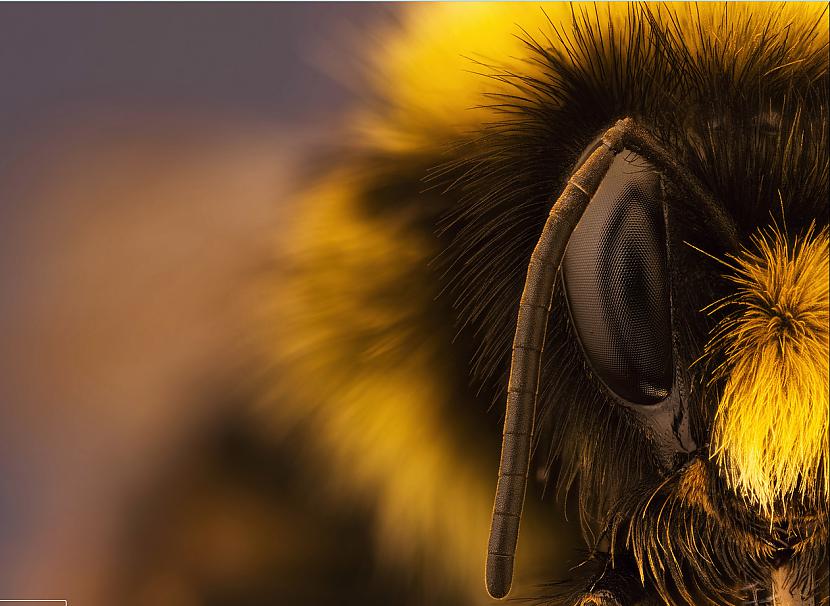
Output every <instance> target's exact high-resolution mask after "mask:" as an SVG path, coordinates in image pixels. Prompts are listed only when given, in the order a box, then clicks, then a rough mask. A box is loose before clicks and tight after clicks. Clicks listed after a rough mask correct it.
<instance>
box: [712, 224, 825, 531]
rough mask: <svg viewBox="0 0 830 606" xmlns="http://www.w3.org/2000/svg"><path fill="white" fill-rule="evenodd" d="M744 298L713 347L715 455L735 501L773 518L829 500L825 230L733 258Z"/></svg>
mask: <svg viewBox="0 0 830 606" xmlns="http://www.w3.org/2000/svg"><path fill="white" fill-rule="evenodd" d="M729 266H730V268H731V270H732V272H731V275H730V277H729V279H730V280H731V281H732V282H733V283H734V284H735V286H736V287H737V292H736V293H735V294H734V295H733V296H731V297H729V298H728V299H727V300H725V301H723V302H722V304H721V305H719V306H718V307H717V309H727V310H729V314H728V315H727V316H726V318H725V319H724V320H723V321H722V322H720V324H719V325H718V327H717V330H716V332H715V334H714V337H713V339H712V340H711V342H710V344H709V346H708V352H709V353H710V354H715V353H719V354H722V356H723V357H722V359H723V364H722V365H721V366H720V367H719V368H718V370H717V371H716V373H715V377H716V378H721V379H725V386H724V389H723V393H722V396H721V398H720V403H719V406H718V410H717V414H716V417H715V422H714V427H713V432H712V457H713V458H714V459H716V461H717V463H718V466H719V468H720V469H721V472H722V474H723V476H724V478H725V479H726V481H727V482H728V483H729V485H730V486H731V487H732V489H733V490H734V491H735V493H736V494H737V495H739V496H740V497H743V498H744V499H745V500H746V502H747V503H748V504H749V505H750V506H752V507H754V508H757V509H758V510H759V512H760V513H761V514H762V515H765V516H769V517H772V516H774V515H776V513H780V511H781V509H785V508H786V507H787V505H788V504H790V503H793V499H795V500H796V501H797V502H802V503H804V504H805V505H807V506H808V507H811V508H813V507H816V506H819V507H821V506H822V504H824V506H826V502H827V498H828V494H830V492H829V491H828V476H830V473H828V471H830V469H829V468H828V465H830V461H829V460H828V295H827V290H828V232H827V229H823V230H821V231H819V232H816V230H814V229H811V230H809V231H808V232H807V233H806V234H805V235H803V236H802V237H799V238H795V239H793V240H792V241H788V239H787V238H786V237H785V235H783V234H782V233H781V232H780V231H778V230H770V231H768V232H766V233H761V234H759V235H757V236H756V237H754V238H753V240H752V244H751V246H750V247H749V248H747V249H745V250H743V251H742V252H741V253H740V254H739V255H736V256H734V257H732V258H731V260H730V263H729Z"/></svg>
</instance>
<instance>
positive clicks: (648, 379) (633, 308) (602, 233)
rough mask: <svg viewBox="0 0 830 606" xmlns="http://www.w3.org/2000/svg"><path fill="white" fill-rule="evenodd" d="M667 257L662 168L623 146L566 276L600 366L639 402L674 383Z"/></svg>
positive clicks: (580, 329)
mask: <svg viewBox="0 0 830 606" xmlns="http://www.w3.org/2000/svg"><path fill="white" fill-rule="evenodd" d="M666 257H667V251H666V227H665V220H664V215H663V205H662V196H661V183H660V175H659V174H658V173H657V171H656V170H655V169H654V167H653V166H652V165H651V164H649V163H648V162H647V161H646V160H645V159H644V158H642V157H641V156H638V155H637V154H635V153H633V152H630V151H627V150H626V151H623V152H622V153H620V154H618V155H617V157H616V158H615V159H614V162H613V164H612V165H611V168H610V170H609V171H608V173H607V175H606V176H605V178H604V179H603V181H602V183H601V184H600V186H599V188H598V189H597V192H596V194H594V197H593V198H592V200H591V202H590V204H589V205H588V207H587V209H586V210H585V213H584V214H583V215H582V218H581V219H580V221H579V224H578V225H577V227H576V229H575V230H574V232H573V234H572V235H571V238H570V241H569V242H568V246H567V249H566V250H565V256H564V257H563V259H562V265H561V276H562V281H563V283H564V288H565V296H566V298H567V302H568V309H569V311H570V315H571V321H572V323H573V325H574V327H575V329H576V334H577V336H578V338H579V341H580V343H581V345H582V349H583V351H584V353H585V356H586V358H587V360H588V362H589V364H590V366H591V368H592V370H593V372H594V374H595V375H596V376H597V377H598V378H599V379H600V380H601V381H602V382H603V383H604V384H605V386H606V387H608V388H609V389H610V390H611V391H612V392H613V393H614V394H616V395H617V396H618V397H619V398H622V399H623V400H625V401H626V402H630V403H633V404H656V403H658V402H660V401H662V400H664V399H666V398H667V397H668V396H669V394H670V392H671V388H672V383H673V381H672V375H673V372H672V369H673V361H672V331H671V310H670V301H669V287H668V277H667V270H666Z"/></svg>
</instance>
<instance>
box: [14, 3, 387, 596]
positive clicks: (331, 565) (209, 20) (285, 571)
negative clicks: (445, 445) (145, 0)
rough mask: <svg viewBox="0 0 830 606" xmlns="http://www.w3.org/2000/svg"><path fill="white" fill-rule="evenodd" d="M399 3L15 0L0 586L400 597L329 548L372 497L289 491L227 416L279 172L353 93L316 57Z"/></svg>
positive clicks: (348, 531)
mask: <svg viewBox="0 0 830 606" xmlns="http://www.w3.org/2000/svg"><path fill="white" fill-rule="evenodd" d="M396 10H397V9H396V7H394V6H390V5H382V6H381V5H377V4H369V3H359V4H357V3H356V4H351V3H336V4H312V3H305V4H233V5H232V4H230V3H228V4H225V3H216V4H189V3H187V4H178V3H177V4H120V3H118V4H116V3H113V4H98V3H94V4H71V3H70V4H50V3H44V4H14V3H12V4H2V5H0V83H2V84H1V85H0V281H1V282H0V284H2V288H0V407H1V408H0V599H14V598H27V599H36V598H59V599H69V603H70V604H78V605H80V604H83V605H85V606H86V605H90V606H96V605H104V604H116V603H117V604H155V605H161V606H163V605H165V604H176V605H180V606H189V605H190V604H249V603H250V604H253V603H280V604H291V603H306V604H308V603H329V602H332V601H334V600H335V599H336V597H335V594H331V595H329V594H327V593H326V592H327V591H333V589H331V588H332V587H340V588H341V589H343V590H344V593H345V594H346V595H348V594H349V592H350V591H351V592H352V593H355V592H356V593H357V594H358V597H357V598H355V599H359V600H360V602H361V603H364V604H365V603H373V602H377V603H386V602H387V601H388V599H387V597H384V596H388V592H389V591H391V590H392V589H390V588H394V582H393V581H389V580H388V579H386V580H382V581H378V580H377V579H375V580H373V574H374V573H373V572H372V568H371V562H357V561H349V562H343V561H332V559H331V558H336V557H339V556H337V555H336V553H335V554H334V555H331V556H328V555H327V553H334V552H333V551H332V550H327V549H326V540H328V541H332V540H334V538H333V537H337V539H338V540H342V541H350V540H351V541H354V542H357V543H356V549H358V550H359V541H361V540H365V539H363V538H361V537H362V535H361V534H360V532H361V524H362V522H361V519H360V518H359V516H357V515H351V516H346V517H342V516H340V514H337V513H332V512H318V511H316V510H315V508H314V505H313V504H307V505H304V506H303V507H295V506H287V505H285V503H282V502H281V501H284V500H285V499H289V500H290V499H293V500H294V502H295V504H296V503H305V501H306V499H307V497H308V495H306V494H305V493H304V492H303V489H302V486H303V483H302V482H299V481H298V482H294V483H293V484H292V483H291V473H292V470H290V469H282V468H280V463H279V461H281V460H283V459H282V458H281V457H280V453H278V452H273V451H271V450H269V448H270V447H269V446H268V445H267V444H264V443H259V442H258V441H257V440H256V439H255V438H251V436H250V435H248V434H247V433H246V431H247V430H240V431H237V430H236V429H235V423H236V422H237V421H236V415H237V409H238V408H240V407H242V405H243V404H242V403H243V402H244V401H245V399H246V394H245V393H240V389H239V388H238V387H236V382H235V376H234V375H235V373H236V372H237V370H238V368H239V367H241V366H243V365H244V361H245V357H246V351H245V343H244V338H243V333H244V323H245V318H244V317H243V314H242V309H243V307H244V302H245V301H246V298H247V297H249V296H250V293H248V290H247V284H248V282H249V278H250V277H251V276H253V275H256V274H258V273H259V272H262V271H263V268H264V266H265V265H267V259H269V257H270V254H269V253H270V250H271V246H272V245H273V240H274V238H278V237H279V233H280V226H281V222H282V219H283V218H284V216H285V215H284V213H285V212H286V209H285V208H284V200H285V197H286V193H287V192H289V191H291V188H292V187H293V185H294V175H296V174H297V173H298V172H302V171H304V170H306V169H307V168H308V167H307V166H305V158H307V157H308V156H307V152H308V151H309V150H312V149H314V148H315V146H316V142H317V141H320V140H324V139H325V135H326V133H327V132H328V131H329V129H333V128H336V125H337V124H338V122H339V120H340V117H341V115H342V113H343V112H344V111H345V110H347V109H348V107H349V106H350V105H351V104H352V103H353V101H354V100H355V93H354V90H353V89H350V88H349V86H348V85H347V84H344V83H343V82H337V81H336V80H335V79H332V78H331V77H329V76H328V75H326V74H325V73H324V72H325V69H321V68H320V65H325V64H326V61H327V57H329V58H331V57H337V56H338V55H339V56H341V57H343V56H346V57H348V55H349V53H351V52H352V49H353V44H354V42H355V41H359V40H360V38H361V36H363V35H364V33H366V32H369V31H371V29H372V28H373V27H374V26H375V25H377V24H378V23H379V22H382V21H384V20H389V19H394V17H395V11H396ZM241 391H243V392H244V390H241ZM292 486H293V488H292ZM269 490H280V491H282V492H281V494H280V499H269V498H268V497H267V493H268V491H269ZM286 495H287V496H286ZM280 507H284V508H286V509H285V510H284V511H283V510H280V509H279V508H280ZM298 510H303V511H302V512H301V513H298ZM339 516H340V517H339ZM273 524H283V529H282V530H283V532H282V535H281V536H285V537H287V538H286V543H285V544H284V545H276V546H275V545H273V544H271V543H270V542H268V541H257V540H254V539H252V537H257V536H264V535H265V534H267V531H268V530H269V529H271V526H270V525H273ZM310 533H311V534H315V533H316V534H319V535H320V536H321V537H323V538H321V539H320V540H319V541H306V540H304V539H305V537H308V536H309V534H310ZM352 535H354V536H353V537H352ZM292 536H293V537H294V538H295V539H296V540H295V543H296V545H295V544H292V542H291V540H292V539H291V537H292ZM325 537H328V538H325ZM302 546H305V549H306V550H307V551H308V550H311V551H309V552H308V553H297V552H296V549H298V548H300V547H302ZM314 549H318V550H320V552H319V553H313V550H314ZM367 551H368V550H367ZM303 562H306V565H308V564H307V563H308V562H315V563H316V564H315V566H316V568H317V570H315V571H313V572H307V571H306V572H304V573H303V574H305V575H306V576H305V577H304V578H303V579H302V585H303V588H301V587H300V583H301V581H300V580H299V579H297V578H295V579H294V580H293V581H292V580H291V577H292V576H294V577H297V576H298V575H299V574H300V573H299V572H298V571H297V570H292V568H291V566H301V565H303V564H302V563H303ZM274 570H281V571H282V572H281V573H280V574H281V575H282V576H276V577H275V575H274V573H273V571H274ZM315 574H316V575H319V576H320V578H324V579H325V582H315V580H314V579H315V576H314V575H315ZM337 575H340V576H337ZM390 583H392V585H390ZM350 587H353V590H350V589H349V588H350ZM309 592H311V593H309ZM314 592H316V593H314ZM277 597H278V599H277ZM339 603H347V601H346V600H339Z"/></svg>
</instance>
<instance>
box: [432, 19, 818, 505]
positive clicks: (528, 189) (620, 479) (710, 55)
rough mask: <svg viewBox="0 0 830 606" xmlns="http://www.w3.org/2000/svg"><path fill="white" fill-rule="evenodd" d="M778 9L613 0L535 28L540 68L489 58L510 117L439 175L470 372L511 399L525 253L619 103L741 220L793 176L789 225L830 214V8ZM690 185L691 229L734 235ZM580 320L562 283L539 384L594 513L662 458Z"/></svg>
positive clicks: (683, 216) (772, 202)
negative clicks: (792, 16)
mask: <svg viewBox="0 0 830 606" xmlns="http://www.w3.org/2000/svg"><path fill="white" fill-rule="evenodd" d="M779 9H781V7H777V9H776V8H775V6H774V5H773V6H772V7H768V8H763V9H762V8H760V7H755V8H753V9H750V8H747V7H738V6H722V7H721V9H720V10H710V9H708V8H701V7H696V6H688V5H684V6H682V7H680V8H674V7H672V6H662V5H661V6H658V7H654V8H652V7H649V6H642V5H632V6H629V7H628V10H627V13H626V14H625V17H624V18H623V19H622V20H621V19H620V18H619V16H618V15H617V16H615V17H613V18H612V16H611V15H610V10H611V9H610V8H609V9H607V10H608V11H609V14H608V15H605V14H603V13H604V11H605V10H606V9H600V8H598V7H596V6H595V7H594V8H593V9H585V8H575V9H573V14H572V18H571V20H570V22H569V23H565V24H554V23H550V24H549V29H548V31H547V32H543V33H541V34H536V35H534V36H531V35H530V34H528V33H527V32H524V33H523V34H522V37H523V39H524V40H525V44H526V47H527V51H528V57H529V58H528V60H527V73H521V72H518V71H515V70H514V71H509V72H501V73H499V72H495V75H493V71H494V70H493V69H492V66H491V67H490V69H489V70H487V71H489V74H488V75H489V77H491V78H493V79H494V80H496V81H497V82H498V83H499V84H501V85H509V86H510V87H512V91H511V92H501V93H496V94H493V95H491V103H490V105H489V107H490V108H491V109H492V111H493V113H494V115H495V116H496V117H497V118H496V119H495V120H494V121H493V122H491V123H489V124H487V125H485V126H484V128H483V129H482V130H481V131H480V132H479V133H477V134H476V135H475V136H471V137H470V138H469V139H468V140H466V141H465V142H463V143H462V144H461V145H459V146H458V147H456V148H455V149H454V152H453V158H452V159H451V160H449V161H447V162H446V163H444V164H442V165H441V167H440V168H438V169H436V170H435V171H434V172H433V173H432V175H431V179H432V183H439V184H440V183H444V184H446V187H447V189H448V190H450V191H451V192H452V193H453V195H454V196H455V197H457V204H456V206H455V207H454V208H453V209H452V210H451V211H450V212H449V214H448V216H447V218H446V220H445V222H444V224H443V232H442V233H443V235H444V237H447V238H449V239H450V244H449V246H448V248H447V251H446V252H445V253H444V255H442V257H441V259H440V260H439V262H440V264H441V266H442V267H443V269H444V276H445V278H446V279H447V281H448V284H449V290H450V292H451V294H452V295H453V296H454V298H455V305H456V309H457V310H458V315H459V317H460V318H462V329H471V330H472V331H473V332H474V335H475V338H476V339H477V342H478V349H477V351H476V353H475V357H474V374H475V376H476V377H477V378H478V379H479V380H480V381H482V382H483V383H484V384H489V385H492V386H494V387H495V388H496V389H495V393H497V394H499V395H498V396H497V397H498V400H497V401H499V403H500V400H501V391H502V390H500V389H499V388H503V387H504V385H506V383H507V370H508V368H509V359H510V343H511V339H512V336H513V329H514V325H515V313H516V311H515V310H516V304H517V301H518V300H519V295H520V294H521V288H522V283H523V278H524V273H525V268H526V265H527V260H528V258H529V255H530V252H531V250H532V248H533V245H534V243H535V241H536V238H537V237H538V234H539V231H540V229H541V226H542V225H543V224H544V220H545V217H546V215H547V212H548V210H549V207H550V204H551V203H552V200H553V199H555V197H556V195H557V194H558V192H559V191H561V188H562V186H563V184H564V180H565V179H566V177H567V175H568V174H569V173H570V171H571V169H572V167H573V166H574V164H575V162H576V161H577V159H578V157H579V156H580V154H581V152H582V151H583V150H584V149H585V148H586V147H587V146H588V144H589V143H590V141H591V140H592V139H593V138H594V137H596V136H597V135H598V134H599V133H600V132H602V130H603V129H604V128H605V127H607V126H608V125H609V124H611V123H613V121H614V120H616V119H618V118H620V117H622V116H634V117H636V118H638V119H639V120H640V121H641V122H642V123H643V124H645V125H646V126H647V127H648V128H649V129H650V130H652V131H653V132H654V133H655V135H656V136H657V137H658V139H660V140H661V142H662V143H663V144H664V145H665V146H666V147H667V148H669V149H673V150H674V151H675V152H676V154H677V157H678V160H679V162H681V163H682V164H684V165H685V166H686V167H687V168H688V169H689V170H690V171H691V172H692V173H693V174H695V176H696V177H697V178H699V179H700V180H701V182H703V183H704V184H705V185H707V186H708V187H709V188H710V189H711V191H712V193H713V195H714V196H715V198H716V199H717V200H719V201H721V202H722V203H723V204H724V206H725V207H726V210H727V211H728V212H729V213H730V214H732V215H733V216H734V217H735V219H736V221H737V222H738V224H739V226H740V227H741V228H742V229H743V230H745V233H751V232H752V231H753V229H754V227H755V226H757V225H759V224H760V223H762V222H763V221H764V220H766V219H768V217H769V213H770V212H771V210H774V209H777V208H778V204H779V191H781V190H782V189H786V190H787V191H788V192H792V195H788V196H787V198H786V203H787V205H788V206H787V209H786V212H787V217H788V219H790V221H791V223H793V227H794V228H796V229H798V228H799V227H800V226H801V225H800V224H799V222H800V221H807V222H808V221H812V220H817V221H819V222H826V217H824V210H825V209H826V203H827V184H828V160H827V153H826V150H827V134H826V132H825V131H826V129H825V128H824V126H823V124H826V117H827V97H828V95H827V83H828V78H827V73H828V71H827V68H828V65H827V63H828V60H827V42H826V28H825V27H823V23H824V21H826V12H822V13H821V15H819V16H818V17H817V19H816V20H815V22H811V23H809V24H806V25H805V24H804V23H802V24H801V26H800V27H798V28H794V27H790V25H791V24H790V23H789V22H788V21H787V18H786V17H785V16H784V11H783V9H781V10H779ZM677 202H678V205H680V208H679V209H677V210H678V212H677V215H678V216H679V217H680V222H681V223H682V227H683V229H685V230H686V233H687V235H688V237H689V238H690V239H692V240H696V241H699V242H702V243H705V246H707V247H708V248H709V250H714V251H719V250H722V249H721V248H718V247H722V246H723V243H719V242H710V241H707V239H706V238H707V233H706V226H705V224H704V223H703V221H701V220H700V219H701V217H700V215H699V213H698V212H697V211H696V209H695V207H694V205H693V204H692V203H688V202H686V201H683V200H678V201H677ZM568 331H569V327H568V321H567V313H564V309H563V307H562V300H561V293H559V294H557V295H555V299H554V309H553V310H552V312H551V320H550V325H549V329H548V338H547V343H548V344H549V345H548V351H547V352H546V356H545V359H544V367H543V372H542V378H541V383H540V388H539V392H540V402H539V420H538V423H537V427H541V428H542V431H541V432H539V433H540V434H541V436H542V439H543V440H544V441H545V442H546V443H545V444H540V445H539V446H540V449H541V451H542V452H544V453H547V454H549V459H550V460H554V459H564V461H565V473H563V474H561V475H560V478H559V479H560V487H567V486H568V485H570V483H571V482H572V481H573V480H574V478H575V476H576V475H577V474H578V475H579V476H580V485H581V493H582V496H581V499H580V502H581V503H583V504H584V507H585V509H584V510H583V511H582V514H583V515H584V516H586V517H601V516H602V514H603V509H604V508H605V507H607V505H608V499H610V500H613V499H615V498H616V497H617V496H618V495H620V494H621V493H622V492H624V491H625V490H627V489H628V488H630V487H633V486H635V485H637V484H638V483H640V482H641V480H642V475H641V474H642V473H650V472H649V470H651V471H653V470H654V467H653V462H652V461H650V460H649V457H648V456H645V457H643V453H647V452H649V450H648V448H647V447H646V448H643V447H644V446H646V445H647V443H648V442H647V437H646V436H644V435H642V433H641V432H640V431H639V430H638V428H637V427H636V424H635V423H631V422H630V420H629V419H628V417H627V415H626V413H625V412H624V411H621V410H619V407H618V406H614V405H612V404H611V403H610V402H609V401H608V398H607V397H606V396H605V395H604V393H605V392H604V390H603V389H602V388H601V387H600V386H599V385H598V383H597V382H596V381H594V380H593V379H592V378H591V376H590V375H591V373H590V370H589V369H588V368H587V367H586V365H585V363H584V362H582V361H581V356H580V354H579V352H578V351H576V350H575V349H573V342H574V339H573V338H572V335H570V334H569V332H568ZM699 354H700V352H699V351H698V352H686V355H688V356H689V357H690V359H693V358H694V357H697V356H698V355H699ZM701 414H702V413H701ZM575 436H579V438H576V437H575ZM586 436H589V437H588V438H586ZM697 437H698V438H699V443H705V441H706V440H707V438H708V436H697ZM574 453H576V454H574ZM632 453H636V455H635V454H632ZM549 463H550V461H549ZM621 469H622V471H621ZM597 495H603V497H601V498H597ZM605 497H607V498H605ZM606 511H607V510H606Z"/></svg>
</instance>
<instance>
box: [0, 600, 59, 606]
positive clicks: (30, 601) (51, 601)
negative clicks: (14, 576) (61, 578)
mask: <svg viewBox="0 0 830 606" xmlns="http://www.w3.org/2000/svg"><path fill="white" fill-rule="evenodd" d="M0 602H11V603H12V604H22V603H29V604H33V603H34V604H47V603H50V604H63V606H69V602H68V601H67V600H0Z"/></svg>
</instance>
